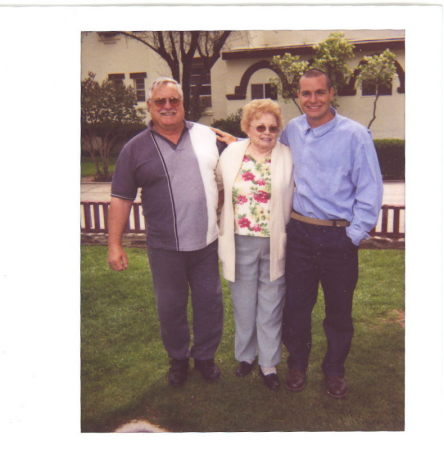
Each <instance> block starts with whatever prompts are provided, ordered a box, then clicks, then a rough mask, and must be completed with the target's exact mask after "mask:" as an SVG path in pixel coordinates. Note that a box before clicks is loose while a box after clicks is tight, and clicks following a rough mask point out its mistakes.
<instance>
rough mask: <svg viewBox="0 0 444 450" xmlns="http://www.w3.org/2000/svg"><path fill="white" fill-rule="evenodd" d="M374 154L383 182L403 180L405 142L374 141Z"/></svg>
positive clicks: (390, 140)
mask: <svg viewBox="0 0 444 450" xmlns="http://www.w3.org/2000/svg"><path fill="white" fill-rule="evenodd" d="M374 143H375V147H376V153H377V154H378V159H379V165H380V166H381V172H382V178H383V179H384V180H404V179H405V141H404V140H403V139H375V140H374Z"/></svg>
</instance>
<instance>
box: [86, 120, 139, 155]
mask: <svg viewBox="0 0 444 450" xmlns="http://www.w3.org/2000/svg"><path fill="white" fill-rule="evenodd" d="M145 128H146V125H145V124H126V125H121V126H120V130H119V137H118V138H117V140H116V142H115V144H114V145H113V147H112V149H111V151H110V155H111V156H114V157H116V156H118V154H119V153H120V150H122V147H123V146H124V145H125V144H126V143H127V142H128V141H129V140H130V139H131V138H133V137H134V136H135V135H136V134H139V133H140V132H141V131H143V130H144V129H145ZM87 156H90V153H89V151H88V143H87V141H86V140H85V139H82V157H87Z"/></svg>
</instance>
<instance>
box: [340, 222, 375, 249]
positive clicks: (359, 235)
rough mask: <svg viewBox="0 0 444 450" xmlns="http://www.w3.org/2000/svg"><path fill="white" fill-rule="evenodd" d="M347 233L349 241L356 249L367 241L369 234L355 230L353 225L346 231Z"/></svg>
mask: <svg viewBox="0 0 444 450" xmlns="http://www.w3.org/2000/svg"><path fill="white" fill-rule="evenodd" d="M345 232H346V234H347V236H348V237H349V239H350V240H351V241H352V242H353V244H354V245H356V247H359V244H360V243H361V241H362V240H364V239H367V238H368V237H369V234H368V233H367V232H365V231H362V230H359V229H358V228H353V225H350V226H349V227H347V228H346V229H345Z"/></svg>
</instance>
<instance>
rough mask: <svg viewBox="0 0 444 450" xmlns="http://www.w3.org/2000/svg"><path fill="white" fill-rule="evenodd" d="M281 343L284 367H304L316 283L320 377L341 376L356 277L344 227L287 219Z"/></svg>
mask: <svg viewBox="0 0 444 450" xmlns="http://www.w3.org/2000/svg"><path fill="white" fill-rule="evenodd" d="M285 279H286V285H287V295H286V301H285V306H284V313H283V330H282V331H283V342H284V344H285V346H286V348H287V350H288V352H289V357H288V366H289V368H290V369H299V370H304V371H305V370H307V367H308V358H309V354H310V349H311V341H312V339H311V314H312V311H313V307H314V305H315V303H316V299H317V295H318V287H319V284H321V286H322V289H323V291H324V299H325V319H324V322H323V325H324V331H325V335H326V337H327V352H326V355H325V358H324V360H323V363H322V369H323V371H324V373H325V374H326V375H339V376H343V375H344V372H345V368H344V364H345V360H346V358H347V355H348V352H349V350H350V345H351V341H352V336H353V322H352V302H353V291H354V289H355V287H356V283H357V280H358V247H356V246H355V245H354V244H353V243H352V242H351V240H350V239H349V238H348V236H347V235H346V232H345V228H344V227H328V226H318V225H310V224H306V223H302V222H298V221H296V220H294V219H291V220H290V222H289V224H288V226H287V255H286V268H285Z"/></svg>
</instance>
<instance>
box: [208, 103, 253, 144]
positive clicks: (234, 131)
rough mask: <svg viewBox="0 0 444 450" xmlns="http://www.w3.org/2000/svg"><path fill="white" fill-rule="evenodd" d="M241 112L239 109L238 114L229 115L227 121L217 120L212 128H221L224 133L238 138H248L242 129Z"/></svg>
mask: <svg viewBox="0 0 444 450" xmlns="http://www.w3.org/2000/svg"><path fill="white" fill-rule="evenodd" d="M240 119H241V110H240V109H239V110H238V111H237V113H236V114H229V115H228V116H227V118H226V119H218V120H215V121H214V122H213V123H212V124H211V126H212V127H214V128H219V129H220V130H222V131H225V132H227V133H230V134H231V135H233V136H236V137H243V138H244V137H247V136H246V135H245V133H244V132H243V131H242V130H241V128H240Z"/></svg>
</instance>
